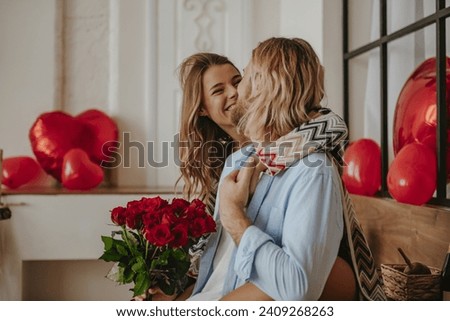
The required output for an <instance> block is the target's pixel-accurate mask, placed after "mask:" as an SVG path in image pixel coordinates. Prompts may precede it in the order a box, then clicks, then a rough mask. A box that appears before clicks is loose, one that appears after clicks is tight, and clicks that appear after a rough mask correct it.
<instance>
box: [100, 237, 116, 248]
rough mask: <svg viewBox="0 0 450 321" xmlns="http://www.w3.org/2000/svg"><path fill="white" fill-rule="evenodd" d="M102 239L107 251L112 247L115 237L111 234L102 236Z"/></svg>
mask: <svg viewBox="0 0 450 321" xmlns="http://www.w3.org/2000/svg"><path fill="white" fill-rule="evenodd" d="M102 241H103V243H104V244H105V251H109V250H110V249H111V248H112V245H113V241H114V239H113V238H112V237H110V236H102Z"/></svg>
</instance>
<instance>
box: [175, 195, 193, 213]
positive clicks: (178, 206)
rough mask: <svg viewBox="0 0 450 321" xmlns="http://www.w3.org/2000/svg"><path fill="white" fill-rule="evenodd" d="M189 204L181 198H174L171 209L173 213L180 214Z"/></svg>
mask: <svg viewBox="0 0 450 321" xmlns="http://www.w3.org/2000/svg"><path fill="white" fill-rule="evenodd" d="M189 204H190V203H189V202H188V201H186V200H185V199H182V198H174V199H173V200H172V209H173V211H174V212H175V213H177V214H181V213H183V211H184V210H185V209H186V208H187V207H188V206H189Z"/></svg>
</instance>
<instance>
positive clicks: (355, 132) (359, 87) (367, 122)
mask: <svg viewBox="0 0 450 321" xmlns="http://www.w3.org/2000/svg"><path fill="white" fill-rule="evenodd" d="M349 115H350V116H349V118H350V119H349V128H350V137H349V139H350V141H355V140H357V139H360V138H371V139H373V140H375V141H376V142H378V144H380V137H381V136H380V122H379V121H376V119H378V120H379V115H380V51H379V49H378V48H376V49H373V50H371V51H369V52H367V53H365V54H363V55H360V56H357V57H355V58H353V59H351V60H350V61H349Z"/></svg>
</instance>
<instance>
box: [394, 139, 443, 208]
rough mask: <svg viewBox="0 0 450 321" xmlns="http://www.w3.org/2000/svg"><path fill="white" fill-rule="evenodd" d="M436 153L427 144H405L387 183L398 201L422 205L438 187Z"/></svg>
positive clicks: (396, 158) (395, 160)
mask: <svg viewBox="0 0 450 321" xmlns="http://www.w3.org/2000/svg"><path fill="white" fill-rule="evenodd" d="M436 175H437V174H436V153H435V152H434V151H433V149H431V148H430V147H428V146H427V145H425V144H422V143H411V144H409V145H406V146H404V147H403V148H402V149H401V150H400V152H399V153H398V154H397V156H396V157H395V159H394V161H393V162H392V164H391V167H390V168H389V172H388V176H387V185H388V190H389V193H390V194H391V196H392V197H393V198H395V199H396V200H397V201H399V202H402V203H407V204H413V205H422V204H425V203H426V202H428V201H429V200H430V198H431V197H432V196H433V193H434V191H435V189H436Z"/></svg>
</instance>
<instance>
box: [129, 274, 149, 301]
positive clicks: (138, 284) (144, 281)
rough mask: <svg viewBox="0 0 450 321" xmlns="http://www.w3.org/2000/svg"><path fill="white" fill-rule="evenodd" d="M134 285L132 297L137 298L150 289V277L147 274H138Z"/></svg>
mask: <svg viewBox="0 0 450 321" xmlns="http://www.w3.org/2000/svg"><path fill="white" fill-rule="evenodd" d="M134 284H135V285H134V289H133V291H134V295H135V296H137V295H141V294H144V293H145V292H146V291H147V290H148V288H149V287H150V277H149V275H148V273H145V272H143V273H139V274H138V275H137V277H136V281H135V283H134Z"/></svg>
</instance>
